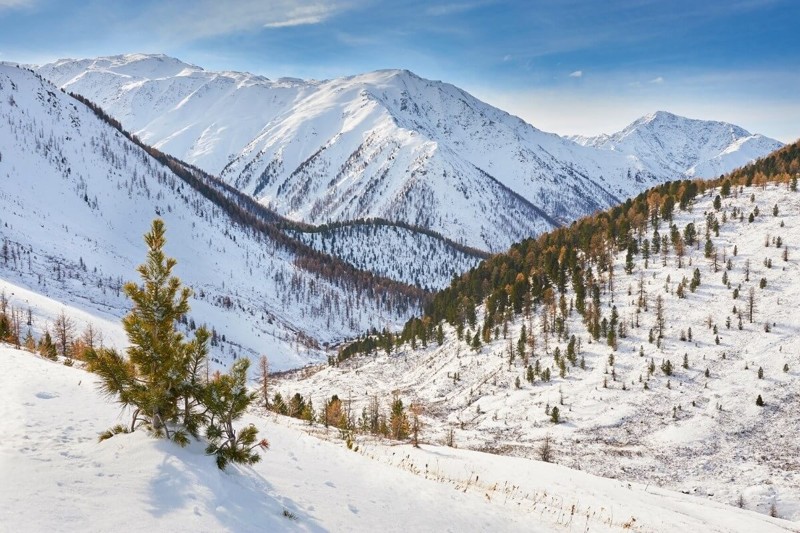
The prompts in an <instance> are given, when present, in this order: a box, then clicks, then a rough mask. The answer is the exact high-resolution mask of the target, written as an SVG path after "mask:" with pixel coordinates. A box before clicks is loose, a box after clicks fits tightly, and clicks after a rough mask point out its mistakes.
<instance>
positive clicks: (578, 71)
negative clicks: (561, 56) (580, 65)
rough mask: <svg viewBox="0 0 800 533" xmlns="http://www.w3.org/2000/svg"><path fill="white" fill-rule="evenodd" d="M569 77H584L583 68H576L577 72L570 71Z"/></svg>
mask: <svg viewBox="0 0 800 533" xmlns="http://www.w3.org/2000/svg"><path fill="white" fill-rule="evenodd" d="M569 77H570V78H581V77H583V71H582V70H576V71H575V72H572V73H570V75H569Z"/></svg>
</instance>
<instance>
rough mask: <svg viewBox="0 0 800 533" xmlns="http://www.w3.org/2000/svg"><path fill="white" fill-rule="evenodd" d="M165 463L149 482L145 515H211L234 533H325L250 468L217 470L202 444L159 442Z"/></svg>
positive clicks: (237, 466)
mask: <svg viewBox="0 0 800 533" xmlns="http://www.w3.org/2000/svg"><path fill="white" fill-rule="evenodd" d="M155 446H156V447H157V448H158V449H159V450H160V451H161V452H162V453H163V455H164V459H163V461H162V462H161V464H160V465H159V466H158V473H157V474H156V475H155V476H153V478H152V479H151V481H150V498H149V501H148V502H147V503H148V505H149V506H148V508H147V511H148V512H149V513H150V514H152V515H153V516H154V517H156V518H159V517H164V516H168V515H169V514H171V513H173V512H175V511H177V510H181V509H184V510H185V509H192V508H193V509H194V513H195V514H196V515H198V516H203V515H211V516H214V517H215V518H216V520H217V521H218V522H220V523H221V524H223V525H224V526H225V527H226V529H229V530H232V531H284V530H289V529H293V530H302V531H315V532H317V531H327V530H326V529H325V528H324V527H322V526H321V525H320V524H319V523H318V522H317V520H316V519H315V518H314V517H312V516H309V514H308V513H307V512H306V511H304V510H303V509H301V508H300V507H299V506H298V505H297V504H296V503H295V502H294V501H293V500H291V499H289V498H286V497H284V496H280V495H275V492H276V491H275V490H274V488H273V486H272V484H271V483H269V481H267V480H266V479H265V478H264V476H262V475H261V474H259V473H258V472H257V471H255V470H254V469H253V468H252V467H249V466H239V465H229V466H228V467H227V468H226V470H225V471H222V470H219V469H218V468H217V465H216V462H215V461H214V458H213V457H211V456H208V455H206V454H205V452H204V450H203V446H202V444H200V443H197V442H193V443H191V444H190V445H189V446H187V447H186V448H183V449H181V448H179V447H177V446H176V445H175V444H173V443H171V442H168V441H165V440H160V441H157V442H156V443H155Z"/></svg>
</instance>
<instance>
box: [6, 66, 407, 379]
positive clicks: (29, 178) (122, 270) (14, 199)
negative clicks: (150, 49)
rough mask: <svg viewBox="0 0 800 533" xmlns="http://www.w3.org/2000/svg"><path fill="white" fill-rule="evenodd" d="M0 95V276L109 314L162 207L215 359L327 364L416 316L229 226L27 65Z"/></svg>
mask: <svg viewBox="0 0 800 533" xmlns="http://www.w3.org/2000/svg"><path fill="white" fill-rule="evenodd" d="M0 102H2V103H3V104H2V106H0V124H2V127H1V128H0V180H2V184H3V187H2V189H1V190H0V212H2V214H0V221H1V222H2V228H0V237H2V240H3V243H4V245H5V246H6V247H7V248H8V250H9V253H8V257H7V258H6V259H2V258H0V278H2V279H4V280H6V281H8V282H10V283H12V284H14V285H16V286H19V287H22V288H25V289H27V290H30V291H34V292H36V293H39V294H42V295H44V296H47V297H50V298H54V299H56V300H59V301H62V302H65V303H70V304H71V305H72V306H74V307H78V308H80V309H82V310H83V311H85V312H88V313H91V314H94V315H97V316H99V317H102V318H103V319H108V317H117V318H119V317H121V316H122V315H124V314H125V313H126V312H127V310H128V308H129V302H128V301H127V300H126V298H125V297H124V295H123V294H122V293H121V291H120V287H121V286H122V284H123V283H124V282H125V281H128V280H130V279H134V278H137V277H138V276H137V274H136V271H135V268H136V266H137V265H138V264H140V263H142V262H143V261H144V258H145V251H146V250H145V245H144V242H143V240H142V235H143V234H144V233H145V231H147V230H148V229H149V226H150V222H151V220H152V219H153V218H155V217H157V216H158V217H161V218H162V219H164V221H165V223H166V228H167V241H168V242H167V245H166V252H167V254H168V255H169V256H171V257H175V258H176V259H177V261H178V266H177V267H176V269H175V273H176V274H177V275H178V276H179V277H180V278H181V279H182V280H183V282H184V283H185V284H186V285H188V286H190V287H191V288H192V289H193V290H194V293H195V296H194V297H193V298H192V300H191V307H192V315H191V317H192V319H195V317H196V323H197V324H198V325H200V324H203V323H205V324H208V325H209V326H210V327H213V328H215V329H216V331H217V333H218V334H219V336H220V338H221V337H222V336H223V335H224V336H225V342H220V344H219V346H215V347H214V348H213V351H214V358H215V360H216V361H217V362H218V363H219V364H221V365H223V366H224V365H227V364H228V363H229V362H230V361H231V360H232V359H233V358H234V357H236V356H242V355H244V356H253V355H258V354H260V353H268V354H269V355H270V358H271V360H272V364H273V369H276V370H277V369H285V368H292V367H297V366H301V365H303V364H305V363H306V362H308V361H319V360H324V358H325V354H324V346H323V344H324V343H336V342H339V341H341V340H342V339H344V338H347V337H352V336H355V335H358V334H360V333H362V332H363V331H365V330H367V329H369V328H371V327H377V328H379V329H382V328H384V327H394V326H397V325H398V324H400V323H402V322H403V321H404V320H405V319H406V318H407V317H408V315H409V313H411V312H413V309H409V308H404V307H400V306H396V305H392V304H391V303H390V302H383V301H381V300H380V299H379V298H378V297H376V296H373V295H370V294H367V293H361V294H360V293H358V292H357V291H356V290H354V289H351V288H349V287H348V286H346V285H344V284H340V283H333V282H331V281H328V280H326V279H324V278H321V277H320V276H319V275H316V274H310V273H308V272H306V271H305V270H302V269H300V268H298V267H297V266H295V257H294V255H293V254H291V253H289V252H287V251H285V250H283V249H281V248H279V247H278V246H276V244H275V243H274V242H272V241H271V240H269V239H268V238H266V237H264V236H262V235H260V234H254V233H253V232H250V231H248V230H245V229H243V228H241V227H240V226H237V225H235V224H234V223H233V222H232V221H231V220H230V219H229V218H228V217H227V215H226V214H225V213H224V212H222V211H221V210H220V209H219V208H218V207H216V206H215V205H213V204H212V203H211V202H210V201H208V200H206V199H205V198H204V197H202V196H201V195H200V194H198V193H196V192H195V191H194V190H192V189H191V188H190V187H189V186H187V185H186V183H184V182H183V181H181V180H180V179H179V178H177V177H176V176H175V175H174V174H172V173H171V172H170V171H169V170H167V169H166V168H165V167H163V166H161V165H160V164H159V163H158V162H156V161H155V160H154V159H152V158H150V157H149V156H148V155H147V154H146V153H145V152H144V151H143V150H141V149H139V148H138V147H137V146H135V145H134V144H133V143H131V142H129V141H128V140H127V139H126V138H125V137H123V136H122V135H121V134H119V132H117V131H116V130H114V129H113V128H111V127H110V126H108V125H107V124H105V123H103V122H101V121H100V120H99V119H98V118H97V117H96V116H95V115H94V114H93V113H92V112H91V111H90V110H89V109H88V108H86V107H85V106H83V105H82V104H80V103H79V102H77V101H75V100H74V99H72V98H71V97H69V96H67V95H65V94H63V93H62V92H60V91H59V90H58V89H56V88H55V87H54V86H52V85H51V84H49V83H48V82H45V81H43V80H41V79H40V78H38V77H37V76H36V75H35V74H33V73H31V72H28V71H26V70H23V69H18V68H14V67H9V66H0ZM33 311H34V312H38V311H37V310H36V309H34V310H33ZM57 313H58V311H56V312H55V314H57ZM201 317H202V318H201ZM42 326H44V324H42ZM34 332H35V333H37V334H38V333H39V332H38V331H36V328H34ZM24 333H25V332H24V331H23V335H24Z"/></svg>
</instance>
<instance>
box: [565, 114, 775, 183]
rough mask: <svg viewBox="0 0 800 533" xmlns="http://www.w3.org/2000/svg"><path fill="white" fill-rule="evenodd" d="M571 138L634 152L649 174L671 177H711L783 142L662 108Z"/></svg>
mask: <svg viewBox="0 0 800 533" xmlns="http://www.w3.org/2000/svg"><path fill="white" fill-rule="evenodd" d="M570 138H571V139H572V140H574V141H575V142H577V143H579V144H581V145H583V146H592V147H595V148H599V149H601V150H611V151H615V152H619V153H622V154H627V155H631V156H635V157H636V158H637V159H638V160H639V161H641V162H642V164H643V165H644V167H645V168H647V169H648V170H649V171H650V172H651V173H653V174H656V175H660V176H672V177H678V176H687V177H704V178H714V177H717V176H720V175H722V174H727V173H728V172H730V171H731V170H733V169H735V168H738V167H741V166H744V165H746V164H747V163H750V162H751V161H753V160H755V159H758V158H759V157H763V156H765V155H766V154H768V153H770V152H773V151H774V150H777V149H778V148H780V147H781V146H783V143H781V142H780V141H776V140H774V139H770V138H768V137H764V136H763V135H758V134H755V135H754V134H751V133H750V132H748V131H746V130H744V129H743V128H740V127H739V126H736V125H734V124H728V123H726V122H717V121H710V120H696V119H690V118H686V117H681V116H678V115H673V114H672V113H667V112H665V111H658V112H656V113H652V114H650V115H646V116H644V117H642V118H640V119H638V120H636V121H634V122H633V123H631V124H630V125H629V126H628V127H626V128H625V129H623V130H622V131H620V132H617V133H614V134H613V135H600V136H597V137H582V136H577V135H576V136H573V137H570Z"/></svg>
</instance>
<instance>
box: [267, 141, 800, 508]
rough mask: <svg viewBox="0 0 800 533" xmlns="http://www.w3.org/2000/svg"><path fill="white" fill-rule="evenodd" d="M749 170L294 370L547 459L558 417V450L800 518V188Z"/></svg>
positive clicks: (533, 254)
mask: <svg viewBox="0 0 800 533" xmlns="http://www.w3.org/2000/svg"><path fill="white" fill-rule="evenodd" d="M792 151H793V152H792ZM796 152H797V147H796V146H795V147H787V148H786V149H784V150H782V151H779V152H778V153H777V154H776V155H774V156H771V157H770V158H767V159H765V160H764V161H761V162H759V163H756V164H755V165H754V166H756V167H758V166H759V165H761V168H775V166H776V165H775V164H774V161H775V160H777V159H779V158H781V157H783V156H784V154H786V153H796ZM787 164H789V163H787ZM743 174H744V175H746V174H747V172H746V171H743ZM744 175H743V176H741V177H738V176H737V175H734V178H733V179H734V180H735V181H734V185H733V186H732V187H730V188H729V190H727V189H726V188H727V187H729V185H730V182H728V184H727V185H726V184H723V189H726V190H721V189H719V188H716V189H715V188H709V189H707V190H706V189H704V186H702V184H701V186H700V188H699V189H698V186H697V184H692V183H690V182H682V183H673V184H671V185H670V184H667V185H665V186H662V187H659V188H656V189H654V190H652V191H650V193H649V194H647V195H642V196H640V197H638V198H636V199H635V200H633V201H629V202H627V203H626V204H624V205H623V206H620V207H618V208H615V209H613V210H610V211H609V212H608V213H606V214H601V215H598V216H596V217H594V218H592V219H585V220H583V221H580V222H578V223H576V224H574V225H573V226H572V227H571V228H569V229H563V230H559V231H558V232H555V233H552V234H546V235H544V236H542V237H541V238H540V239H538V240H536V241H533V240H530V241H525V242H523V243H521V244H519V245H516V246H515V247H513V248H512V250H511V251H510V252H509V253H508V254H501V255H498V256H495V257H493V258H492V259H490V260H488V261H486V262H484V263H482V264H481V265H480V266H479V267H478V268H476V269H475V270H473V271H472V272H470V273H469V274H468V275H465V276H463V277H462V278H461V279H460V280H457V281H454V282H453V283H452V284H451V286H450V287H449V288H448V289H446V290H445V291H442V292H440V293H439V294H438V295H437V296H436V298H435V299H434V301H433V302H432V303H431V304H430V306H429V307H428V313H427V314H426V317H425V318H424V319H423V320H421V321H411V322H409V323H408V324H407V325H406V328H405V330H404V332H403V333H402V334H400V335H398V336H397V338H396V339H394V338H390V339H389V340H391V341H392V342H391V343H390V346H391V347H390V348H389V350H388V351H387V350H385V349H384V348H385V347H386V342H387V341H386V339H385V338H379V339H377V340H376V342H375V343H372V345H370V344H369V343H366V342H365V343H361V345H362V346H364V347H366V348H368V349H369V351H370V353H369V354H368V355H353V356H352V357H351V358H349V359H345V358H344V357H343V358H342V359H343V360H342V361H341V362H340V363H339V364H338V365H335V366H324V367H319V368H315V369H314V370H313V371H305V372H297V373H294V374H292V375H289V376H287V377H286V378H285V379H284V381H282V382H281V384H280V387H279V388H280V390H281V391H282V393H283V394H284V395H291V394H294V393H295V392H299V393H301V394H303V395H304V396H305V397H308V398H313V400H314V402H315V403H316V402H318V401H322V399H323V398H326V397H329V396H330V395H331V394H337V395H339V397H340V398H348V399H349V400H351V401H352V403H353V405H352V410H353V412H354V413H361V410H362V407H364V408H368V407H369V405H371V404H370V402H371V400H372V398H383V399H388V398H391V396H392V393H393V391H395V392H396V393H397V394H399V397H401V398H402V399H403V401H404V402H405V403H406V404H409V403H412V402H414V403H417V404H419V405H421V406H422V407H423V409H424V412H425V416H424V421H425V423H426V426H427V427H426V429H425V439H426V440H428V441H430V442H444V441H446V440H449V439H452V440H453V441H454V442H455V444H456V445H458V446H459V447H466V448H470V449H478V450H486V451H492V452H495V453H501V454H504V455H513V456H521V457H529V458H531V457H538V456H539V454H540V449H541V445H542V442H543V440H544V439H545V437H546V436H548V435H549V436H550V437H551V438H552V440H553V443H554V448H555V450H554V456H555V460H556V461H557V462H558V463H560V464H563V465H567V466H570V467H572V468H575V469H580V470H584V471H587V472H590V473H593V474H597V475H602V476H604V477H611V478H616V479H619V480H624V481H629V482H639V483H645V484H650V485H651V486H653V485H654V486H660V487H665V488H669V489H672V490H679V491H683V492H686V493H691V494H694V495H697V496H699V497H702V498H704V499H707V500H713V501H718V502H722V503H726V504H729V505H734V504H737V503H741V505H743V506H744V507H745V508H747V509H752V510H756V511H758V512H761V513H768V512H771V511H774V512H775V513H777V514H778V516H781V517H784V518H788V519H790V520H800V489H798V487H800V479H799V478H798V476H797V472H798V464H797V460H796V459H797V457H800V448H798V442H800V439H798V436H799V435H800V425H799V424H798V420H800V417H799V416H798V415H800V398H798V396H797V394H796V393H795V391H796V390H798V387H800V372H799V371H800V355H799V354H798V351H797V348H796V345H797V342H796V341H797V334H798V333H797V327H796V316H795V314H796V313H795V307H796V306H795V305H794V303H793V302H796V301H797V300H798V299H800V285H798V283H797V279H798V272H799V271H800V255H798V251H797V250H798V248H797V242H800V193H799V192H796V191H794V190H792V189H791V187H790V185H791V183H790V181H782V182H780V183H777V184H767V185H761V183H762V182H761V181H759V180H754V181H752V183H753V184H752V185H751V186H747V185H743V186H740V185H736V183H738V181H736V180H739V179H741V183H744V182H745V177H744ZM760 176H761V178H762V179H763V177H764V174H761V175H760ZM773 176H775V175H774V174H773ZM785 178H788V176H785ZM748 183H750V181H748ZM725 193H727V194H725ZM718 194H720V199H719V201H718V202H719V208H716V207H715V206H714V204H715V203H716V202H717V195H718ZM695 195H696V196H695ZM673 198H679V199H680V202H679V201H675V204H674V205H675V208H674V210H673V208H672V205H673V204H672V202H673ZM679 203H680V204H682V205H680V206H679ZM665 206H669V208H667V207H665ZM776 206H777V210H776ZM679 207H682V208H683V209H679ZM776 213H777V214H776ZM751 215H752V220H751ZM687 227H688V228H689V229H687ZM672 228H674V229H672ZM656 231H657V232H658V234H656V235H654V232H656ZM717 231H718V233H717ZM706 236H707V237H708V238H706ZM656 240H657V241H658V242H659V246H658V248H656V247H655V245H654V244H651V243H655V242H656ZM521 272H526V273H528V274H529V275H528V277H527V279H526V277H525V276H524V275H521ZM518 273H520V274H518ZM693 280H695V282H693ZM751 295H752V299H751ZM750 302H752V311H753V312H752V316H751V313H750V311H751V305H750ZM734 308H735V309H734ZM473 313H474V314H473ZM443 318H446V319H447V321H445V322H443V323H442V324H443V328H442V330H441V333H437V331H436V328H437V327H436V324H437V323H438V322H439V320H440V319H443ZM751 318H752V320H751ZM523 328H524V329H525V334H524V335H523ZM659 330H661V335H659ZM437 337H440V338H439V339H437ZM521 338H522V340H520V339H521ZM573 339H574V340H573ZM395 341H403V344H397V343H396V342H395ZM438 341H440V342H438ZM371 346H380V347H382V348H380V349H376V348H372V347H371ZM354 347H356V350H358V344H356V345H354ZM352 353H353V350H350V349H348V350H347V351H345V352H342V355H343V356H348V355H350V354H352ZM667 361H669V364H667ZM759 396H760V397H761V398H762V400H763V403H764V405H763V406H758V405H756V400H757V398H758V397H759ZM554 408H558V409H559V417H558V418H559V422H560V423H557V424H554V423H553V422H552V418H553V413H552V410H553V409H554ZM356 423H357V422H356ZM451 432H452V433H451Z"/></svg>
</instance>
